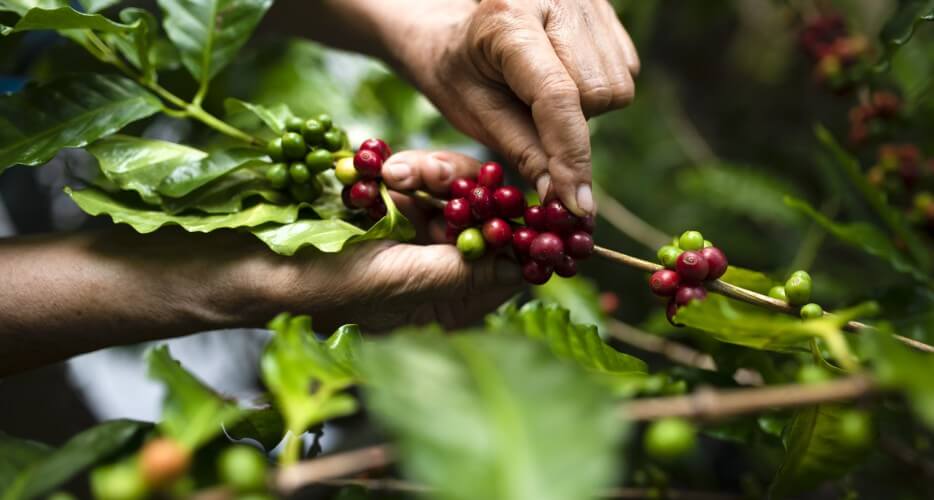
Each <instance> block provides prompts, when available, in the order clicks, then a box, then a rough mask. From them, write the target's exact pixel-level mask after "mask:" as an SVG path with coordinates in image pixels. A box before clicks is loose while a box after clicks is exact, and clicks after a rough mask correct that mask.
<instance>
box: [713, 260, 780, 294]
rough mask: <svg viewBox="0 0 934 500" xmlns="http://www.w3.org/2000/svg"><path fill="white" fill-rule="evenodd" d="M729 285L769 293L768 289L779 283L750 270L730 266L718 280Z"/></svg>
mask: <svg viewBox="0 0 934 500" xmlns="http://www.w3.org/2000/svg"><path fill="white" fill-rule="evenodd" d="M720 279H721V280H723V281H726V282H727V283H729V284H731V285H736V286H739V287H743V288H745V289H747V290H752V291H754V292H759V293H769V289H771V288H772V287H773V286H775V285H778V284H779V283H778V282H777V281H775V280H773V279H772V278H769V277H768V276H766V275H764V274H762V273H760V272H758V271H752V270H750V269H745V268H742V267H736V266H730V267H728V268H727V270H726V273H725V274H724V275H723V276H722V277H721V278H720Z"/></svg>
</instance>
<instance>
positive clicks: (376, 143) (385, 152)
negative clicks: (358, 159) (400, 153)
mask: <svg viewBox="0 0 934 500" xmlns="http://www.w3.org/2000/svg"><path fill="white" fill-rule="evenodd" d="M358 149H368V150H370V151H373V152H374V153H376V154H378V155H379V156H380V157H381V158H382V159H383V160H384V161H385V160H387V159H389V157H390V156H392V150H391V149H389V145H388V144H386V142H385V141H383V140H382V139H367V140H365V141H363V143H362V144H360V148H358Z"/></svg>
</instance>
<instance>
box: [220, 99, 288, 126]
mask: <svg viewBox="0 0 934 500" xmlns="http://www.w3.org/2000/svg"><path fill="white" fill-rule="evenodd" d="M224 108H225V109H226V110H227V114H229V115H233V116H236V115H237V114H238V113H250V114H252V115H254V116H255V117H256V118H258V119H259V120H260V121H261V122H263V123H264V124H265V125H266V126H267V127H269V129H270V130H271V131H272V132H274V133H275V134H282V133H283V132H285V120H286V119H287V118H289V117H291V116H294V115H293V114H292V111H290V110H289V107H288V106H286V105H285V104H278V105H275V106H270V107H266V106H260V105H259V104H253V103H251V102H246V101H241V100H240V99H234V98H232V97H231V98H228V99H227V100H226V101H224Z"/></svg>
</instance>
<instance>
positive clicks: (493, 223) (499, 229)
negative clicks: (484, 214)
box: [483, 219, 512, 248]
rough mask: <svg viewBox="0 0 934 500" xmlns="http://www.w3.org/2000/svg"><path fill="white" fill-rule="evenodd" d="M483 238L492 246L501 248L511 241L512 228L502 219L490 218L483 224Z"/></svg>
mask: <svg viewBox="0 0 934 500" xmlns="http://www.w3.org/2000/svg"><path fill="white" fill-rule="evenodd" d="M483 239H485V240H486V242H487V243H489V244H490V246H491V247H493V248H503V247H504V246H506V245H508V244H509V243H511V242H512V228H511V227H509V223H508V222H506V221H504V220H503V219H490V220H488V221H486V222H485V223H484V224H483Z"/></svg>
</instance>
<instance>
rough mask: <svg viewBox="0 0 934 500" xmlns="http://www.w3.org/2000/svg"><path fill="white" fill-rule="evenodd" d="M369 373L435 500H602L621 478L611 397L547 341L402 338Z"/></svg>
mask: <svg viewBox="0 0 934 500" xmlns="http://www.w3.org/2000/svg"><path fill="white" fill-rule="evenodd" d="M361 366H362V368H363V370H364V374H365V376H366V380H367V382H368V385H367V386H366V391H365V395H366V398H367V401H368V403H369V404H368V408H369V409H370V410H371V411H372V413H373V415H374V416H375V418H376V419H377V420H378V421H379V422H380V423H381V424H382V425H383V426H384V427H385V428H386V429H387V430H389V432H390V433H391V434H393V435H394V436H395V437H396V439H397V441H396V446H397V449H398V452H399V457H400V459H401V466H402V469H403V472H404V473H405V474H406V475H408V476H409V477H411V478H412V479H414V480H416V481H418V482H421V483H424V484H427V485H429V486H430V487H432V488H434V490H435V491H434V494H433V496H434V497H435V498H441V499H464V500H467V499H469V500H474V499H478V498H482V499H485V500H515V499H531V498H534V499H536V500H552V499H553V500H566V499H570V498H573V499H585V498H593V497H595V496H596V495H597V494H598V493H599V492H600V490H601V489H602V488H604V487H605V486H607V485H609V484H610V482H611V481H612V479H613V477H614V475H616V474H618V473H619V472H620V466H619V464H617V463H616V462H617V456H616V454H615V451H616V446H617V445H618V440H619V438H620V437H621V432H622V431H623V430H624V428H625V425H624V424H623V423H622V422H621V421H620V420H619V419H618V417H617V415H616V410H615V408H614V404H613V398H612V396H611V395H609V394H608V393H607V391H606V390H605V389H604V388H603V387H602V386H600V385H598V384H594V383H593V381H592V380H591V379H590V378H589V377H586V376H582V375H583V374H582V372H580V371H579V369H578V368H576V367H575V366H574V365H572V364H568V363H556V362H555V360H554V356H553V355H552V354H551V353H550V352H548V350H547V349H546V348H545V347H544V346H543V345H542V344H541V343H539V342H534V341H531V340H529V339H526V338H523V337H519V336H511V335H492V336H491V335H482V334H461V335H453V336H447V335H443V334H441V333H434V334H432V333H426V332H424V331H421V330H414V331H404V332H398V333H396V334H395V335H394V336H392V337H391V338H389V339H387V340H382V341H377V342H373V343H372V344H367V345H366V346H365V349H364V358H363V363H362V364H361Z"/></svg>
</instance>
